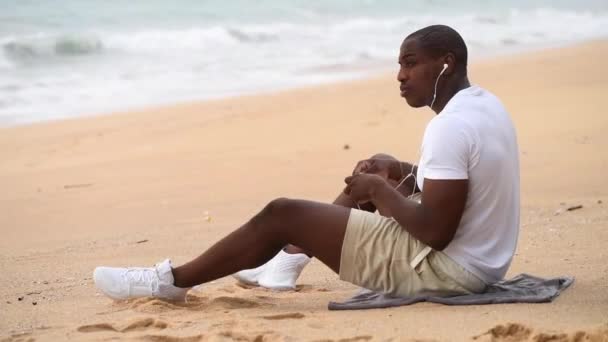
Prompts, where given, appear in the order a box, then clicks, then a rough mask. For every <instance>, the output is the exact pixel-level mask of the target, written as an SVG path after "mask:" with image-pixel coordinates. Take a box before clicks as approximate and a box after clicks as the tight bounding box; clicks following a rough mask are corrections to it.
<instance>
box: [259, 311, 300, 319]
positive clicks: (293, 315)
mask: <svg viewBox="0 0 608 342" xmlns="http://www.w3.org/2000/svg"><path fill="white" fill-rule="evenodd" d="M304 317H305V316H304V314H301V313H299V312H294V313H287V314H279V315H270V316H262V318H263V319H269V320H281V319H300V318H304Z"/></svg>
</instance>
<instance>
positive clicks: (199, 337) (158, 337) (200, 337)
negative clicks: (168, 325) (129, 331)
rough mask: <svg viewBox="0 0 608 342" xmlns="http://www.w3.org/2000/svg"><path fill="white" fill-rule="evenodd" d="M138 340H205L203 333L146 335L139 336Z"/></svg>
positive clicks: (173, 341) (191, 341)
mask: <svg viewBox="0 0 608 342" xmlns="http://www.w3.org/2000/svg"><path fill="white" fill-rule="evenodd" d="M138 340H142V341H149V342H199V341H202V340H203V335H196V336H186V337H180V336H168V335H145V336H141V337H138Z"/></svg>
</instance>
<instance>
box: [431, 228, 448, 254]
mask: <svg viewBox="0 0 608 342" xmlns="http://www.w3.org/2000/svg"><path fill="white" fill-rule="evenodd" d="M440 231H442V233H440V234H435V236H433V237H431V239H429V241H428V245H429V246H430V247H431V248H432V249H434V250H436V251H443V250H444V249H445V248H446V247H447V246H448V245H449V244H450V242H452V240H454V234H453V233H447V232H446V233H443V232H445V230H440Z"/></svg>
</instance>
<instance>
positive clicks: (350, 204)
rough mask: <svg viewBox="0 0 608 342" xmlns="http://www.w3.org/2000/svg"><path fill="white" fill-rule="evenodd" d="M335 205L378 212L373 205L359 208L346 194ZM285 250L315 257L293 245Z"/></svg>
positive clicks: (342, 194) (368, 204)
mask: <svg viewBox="0 0 608 342" xmlns="http://www.w3.org/2000/svg"><path fill="white" fill-rule="evenodd" d="M333 204H334V205H339V206H342V207H345V208H357V209H361V210H365V211H369V212H374V211H376V207H374V205H373V204H372V203H365V204H360V205H359V206H357V203H355V201H353V200H352V199H351V198H350V197H349V196H348V195H347V194H345V193H344V192H341V193H340V194H339V195H338V197H337V198H336V199H335V200H334V202H333ZM283 250H284V251H285V252H286V253H289V254H298V253H303V254H306V255H308V256H309V257H312V256H315V255H314V254H311V253H309V252H308V251H306V250H305V249H303V248H300V247H298V246H294V245H291V244H290V245H287V246H285V248H284V249H283Z"/></svg>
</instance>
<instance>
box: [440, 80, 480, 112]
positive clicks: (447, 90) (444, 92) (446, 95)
mask: <svg viewBox="0 0 608 342" xmlns="http://www.w3.org/2000/svg"><path fill="white" fill-rule="evenodd" d="M470 86H471V83H469V79H468V77H466V76H465V77H462V78H459V80H458V81H455V82H450V80H448V81H447V82H446V83H445V84H444V86H443V87H442V88H443V89H441V88H440V89H439V90H440V94H438V96H437V100H435V103H434V104H433V107H432V108H431V109H432V110H433V111H434V112H435V114H439V113H441V111H442V110H443V108H444V107H445V105H446V104H448V102H449V101H450V99H452V97H454V95H456V93H458V92H459V91H461V90H462V89H466V88H468V87H470Z"/></svg>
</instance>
